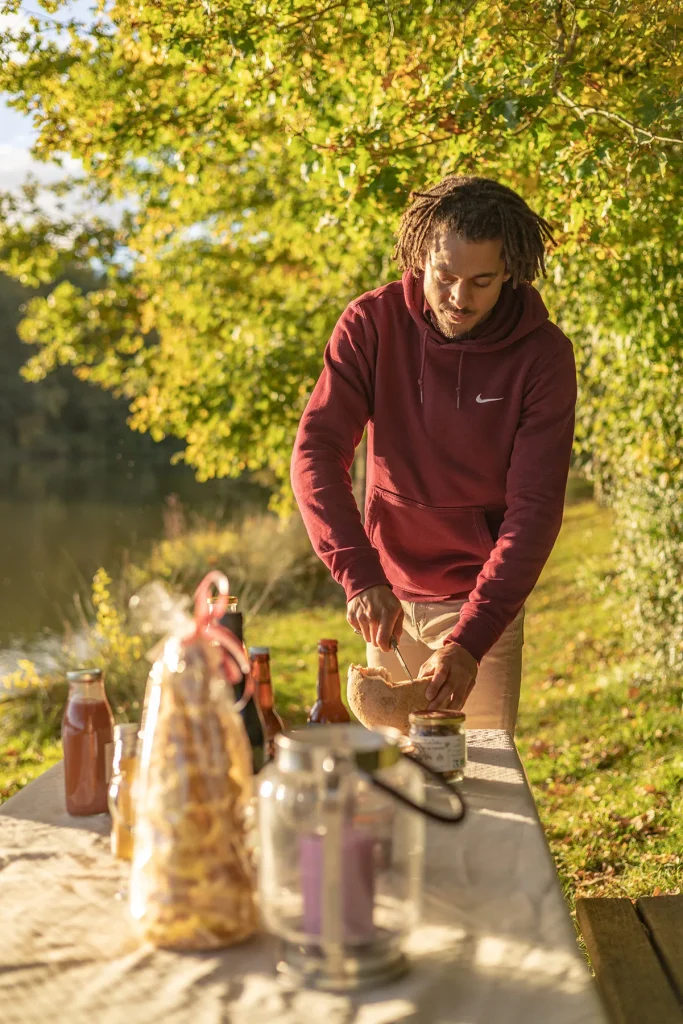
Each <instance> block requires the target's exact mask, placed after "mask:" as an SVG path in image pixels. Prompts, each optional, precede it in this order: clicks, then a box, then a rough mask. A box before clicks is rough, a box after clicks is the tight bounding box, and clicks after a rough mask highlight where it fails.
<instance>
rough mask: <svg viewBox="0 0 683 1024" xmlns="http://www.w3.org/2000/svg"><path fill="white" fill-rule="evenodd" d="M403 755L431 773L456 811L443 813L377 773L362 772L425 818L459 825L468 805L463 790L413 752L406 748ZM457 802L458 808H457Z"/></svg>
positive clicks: (375, 784)
mask: <svg viewBox="0 0 683 1024" xmlns="http://www.w3.org/2000/svg"><path fill="white" fill-rule="evenodd" d="M402 755H403V757H407V758H408V760H409V761H412V762H413V764H416V765H417V766H418V768H420V769H422V771H423V772H424V773H425V774H426V775H429V776H430V777H431V778H432V779H433V780H434V781H435V782H436V783H437V784H438V785H439V787H440V788H441V789H443V790H445V791H446V793H447V794H448V802H449V804H450V806H451V808H453V809H454V813H452V814H443V813H442V812H441V811H434V810H432V808H431V807H428V806H427V805H426V804H425V803H422V804H418V803H415V801H414V800H411V799H410V797H409V796H406V795H405V794H404V793H401V792H399V791H398V790H397V789H394V788H393V786H390V785H389V784H388V783H386V782H383V781H382V780H381V779H378V778H377V776H376V775H373V774H371V773H369V772H363V773H362V774H363V775H365V777H366V778H367V779H368V781H369V782H371V783H372V784H373V786H377V788H378V789H381V790H383V791H384V792H385V793H387V794H388V795H389V796H391V797H393V798H394V800H398V802H399V803H402V804H404V805H405V806H406V807H409V808H410V809H411V810H412V811H417V812H418V814H423V815H424V816H425V818H431V820H432V821H440V822H442V823H443V824H445V825H457V824H458V822H460V821H462V819H463V818H464V817H465V812H466V810H467V807H466V804H465V801H464V799H463V796H462V794H461V792H460V791H459V790H458V789H456V788H455V786H450V785H448V783H446V782H444V780H443V779H442V778H441V776H440V775H439V774H437V772H435V771H432V769H431V768H428V767H427V765H426V764H423V763H422V762H421V761H419V760H418V759H417V758H416V757H415V756H414V755H413V754H409V753H407V752H406V751H405V750H404V751H402ZM456 804H457V809H455V808H456Z"/></svg>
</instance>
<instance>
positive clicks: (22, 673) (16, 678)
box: [0, 658, 42, 690]
mask: <svg viewBox="0 0 683 1024" xmlns="http://www.w3.org/2000/svg"><path fill="white" fill-rule="evenodd" d="M17 665H18V666H19V667H18V668H17V669H16V671H14V672H8V673H7V674H6V675H4V676H1V677H0V686H1V687H2V688H3V689H5V690H33V689H36V688H37V687H39V686H41V685H42V679H41V677H40V675H39V673H38V670H37V668H36V666H35V665H34V663H33V662H32V661H29V660H28V658H19V659H18V661H17Z"/></svg>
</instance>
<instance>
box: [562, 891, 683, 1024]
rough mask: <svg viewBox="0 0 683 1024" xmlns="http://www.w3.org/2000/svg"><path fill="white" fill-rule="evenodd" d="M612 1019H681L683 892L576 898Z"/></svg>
mask: <svg viewBox="0 0 683 1024" xmlns="http://www.w3.org/2000/svg"><path fill="white" fill-rule="evenodd" d="M576 916H577V919H578V922H579V927H580V929H581V932H582V934H583V938H584V940H585V943H586V948H587V949H588V954H589V956H590V958H591V963H592V964H593V969H594V971H595V980H596V981H597V983H598V988H599V989H600V993H601V995H602V998H603V1001H604V1003H605V1007H606V1009H607V1012H608V1014H609V1015H610V1019H611V1020H612V1022H613V1024H683V896H648V897H643V898H642V899H639V900H637V901H636V903H635V905H634V904H633V903H631V901H630V900H628V899H610V898H601V899H583V900H577V901H576Z"/></svg>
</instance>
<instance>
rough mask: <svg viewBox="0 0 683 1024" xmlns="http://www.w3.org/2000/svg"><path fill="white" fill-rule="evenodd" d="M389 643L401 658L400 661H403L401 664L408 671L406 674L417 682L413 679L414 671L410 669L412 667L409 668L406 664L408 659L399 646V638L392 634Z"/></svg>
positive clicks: (412, 680) (412, 681)
mask: <svg viewBox="0 0 683 1024" xmlns="http://www.w3.org/2000/svg"><path fill="white" fill-rule="evenodd" d="M389 643H390V644H391V649H392V651H393V652H394V654H395V655H396V657H397V658H398V660H399V661H400V662H401V664H402V665H403V669H404V671H405V672H406V674H407V676H408V679H410V681H411V683H414V682H415V680H414V679H413V673H412V672H411V671H410V669H409V668H408V666H407V665H406V659H405V658H404V657H403V655H402V654H401V652H400V650H399V647H398V640H397V639H396V637H395V636H392V638H391V640H390V641H389Z"/></svg>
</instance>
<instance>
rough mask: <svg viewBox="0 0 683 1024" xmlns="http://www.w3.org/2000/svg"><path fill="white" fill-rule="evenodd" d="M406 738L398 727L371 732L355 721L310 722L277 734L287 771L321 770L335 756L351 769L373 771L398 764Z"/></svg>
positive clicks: (278, 751) (279, 756)
mask: <svg viewBox="0 0 683 1024" xmlns="http://www.w3.org/2000/svg"><path fill="white" fill-rule="evenodd" d="M403 739H404V737H403V736H402V735H401V733H400V732H398V730H397V729H389V728H384V729H381V730H379V729H373V730H372V731H370V730H369V729H366V728H365V727H364V726H362V725H356V724H354V723H349V724H346V723H344V724H341V723H340V724H335V725H309V726H306V727H305V728H302V729H292V730H291V732H286V733H280V734H279V735H277V736H276V737H275V749H276V755H277V764H278V768H281V769H282V771H285V772H286V771H313V770H316V769H322V766H323V762H324V761H325V760H326V759H327V758H329V757H330V756H332V757H334V758H335V760H337V761H338V762H339V763H344V762H345V763H346V764H347V765H348V766H349V767H350V768H351V769H353V768H358V769H359V770H360V771H364V772H374V771H377V770H378V769H380V768H389V767H391V765H392V764H396V762H397V761H398V760H399V758H400V757H401V747H400V743H401V741H402V740H403Z"/></svg>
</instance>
